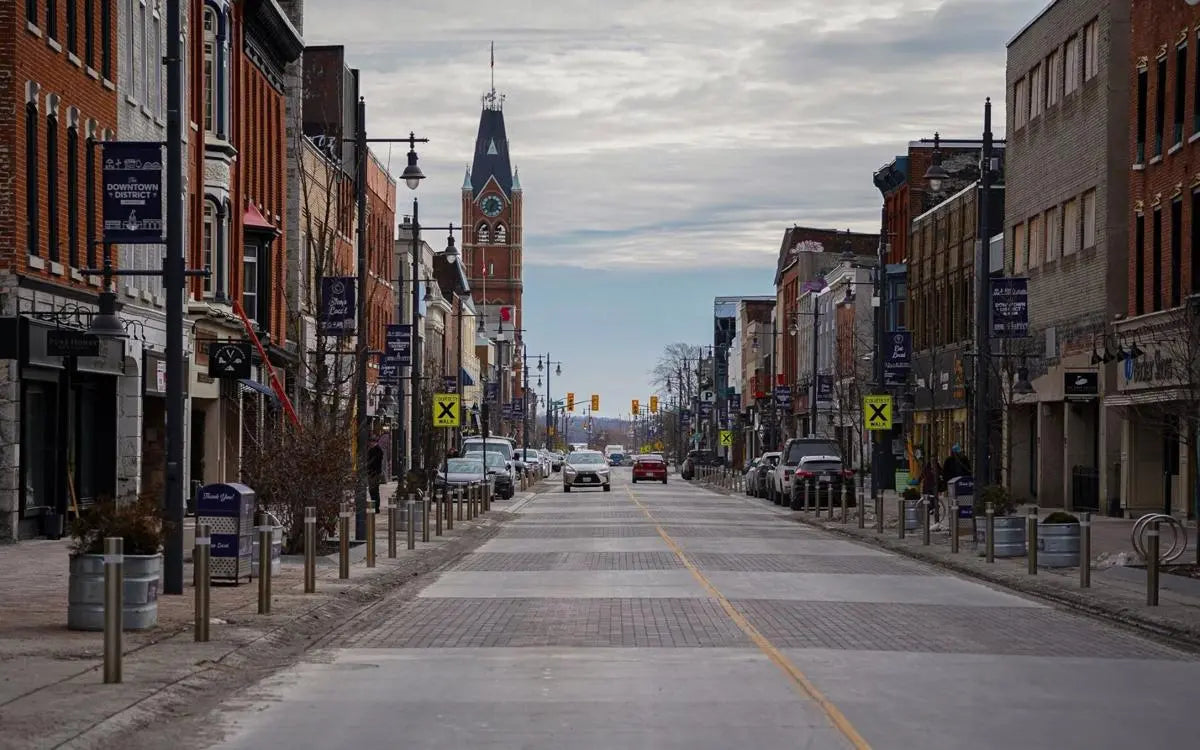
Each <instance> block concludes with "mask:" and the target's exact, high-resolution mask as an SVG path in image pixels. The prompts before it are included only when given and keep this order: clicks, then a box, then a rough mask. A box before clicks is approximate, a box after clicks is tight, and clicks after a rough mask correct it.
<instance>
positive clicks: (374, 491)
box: [367, 437, 383, 513]
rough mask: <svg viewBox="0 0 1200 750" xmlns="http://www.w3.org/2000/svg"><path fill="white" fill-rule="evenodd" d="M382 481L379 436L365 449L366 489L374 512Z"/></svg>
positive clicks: (377, 503)
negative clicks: (373, 506)
mask: <svg viewBox="0 0 1200 750" xmlns="http://www.w3.org/2000/svg"><path fill="white" fill-rule="evenodd" d="M382 481H383V446H382V445H380V444H379V438H378V437H376V438H375V440H373V441H372V442H371V447H370V448H368V449H367V489H368V491H369V492H370V493H371V502H372V503H374V504H375V512H376V513H378V512H379V484H380V482H382Z"/></svg>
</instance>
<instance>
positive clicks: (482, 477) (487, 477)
mask: <svg viewBox="0 0 1200 750" xmlns="http://www.w3.org/2000/svg"><path fill="white" fill-rule="evenodd" d="M496 455H499V454H496ZM474 482H487V488H488V496H489V497H490V496H492V495H493V494H495V484H496V481H495V478H494V476H493V475H492V474H488V473H486V472H485V471H484V468H483V454H482V453H479V454H473V455H472V457H471V458H451V459H447V460H446V465H445V466H444V467H441V466H439V467H438V472H437V478H436V479H434V486H435V487H437V489H439V490H441V489H442V488H443V487H445V488H448V489H451V490H454V489H461V488H463V487H465V486H467V485H468V484H472V483H474Z"/></svg>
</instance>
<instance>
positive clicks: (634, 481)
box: [629, 479, 637, 484]
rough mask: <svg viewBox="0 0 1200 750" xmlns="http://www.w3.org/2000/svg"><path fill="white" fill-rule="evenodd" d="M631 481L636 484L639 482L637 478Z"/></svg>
mask: <svg viewBox="0 0 1200 750" xmlns="http://www.w3.org/2000/svg"><path fill="white" fill-rule="evenodd" d="M629 481H631V482H633V483H634V484H637V480H636V479H631V480H629Z"/></svg>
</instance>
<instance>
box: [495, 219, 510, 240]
mask: <svg viewBox="0 0 1200 750" xmlns="http://www.w3.org/2000/svg"><path fill="white" fill-rule="evenodd" d="M506 242H508V230H507V229H505V228H504V225H503V224H497V225H496V244H497V245H503V244H504V243H506Z"/></svg>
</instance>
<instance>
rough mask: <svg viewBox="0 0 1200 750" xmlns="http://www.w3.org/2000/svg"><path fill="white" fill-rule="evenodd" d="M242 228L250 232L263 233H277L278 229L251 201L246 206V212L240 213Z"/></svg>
mask: <svg viewBox="0 0 1200 750" xmlns="http://www.w3.org/2000/svg"><path fill="white" fill-rule="evenodd" d="M242 228H243V229H245V230H246V231H250V232H263V233H265V234H275V235H277V234H279V229H278V228H277V227H276V226H275V225H274V224H272V223H271V222H270V221H268V220H267V217H265V216H263V215H262V211H259V210H258V207H257V206H255V205H254V204H253V203H251V204H250V205H249V206H247V207H246V212H245V213H244V214H242Z"/></svg>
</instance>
